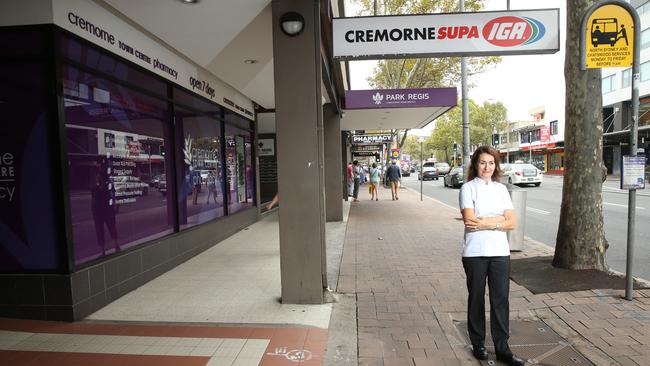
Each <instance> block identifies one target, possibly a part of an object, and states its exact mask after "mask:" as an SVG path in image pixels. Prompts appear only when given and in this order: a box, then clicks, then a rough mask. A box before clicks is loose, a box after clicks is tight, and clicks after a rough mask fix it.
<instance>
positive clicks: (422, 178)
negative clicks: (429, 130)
mask: <svg viewBox="0 0 650 366" xmlns="http://www.w3.org/2000/svg"><path fill="white" fill-rule="evenodd" d="M422 140H423V138H422V137H420V201H422V182H424V172H423V171H422V165H424V150H423V149H422Z"/></svg>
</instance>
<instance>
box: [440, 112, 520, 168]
mask: <svg viewBox="0 0 650 366" xmlns="http://www.w3.org/2000/svg"><path fill="white" fill-rule="evenodd" d="M468 108H469V125H470V127H469V131H470V143H471V144H472V145H490V144H491V142H492V133H493V131H495V130H496V131H499V130H503V129H505V128H506V125H507V121H506V115H507V110H506V107H505V106H504V105H503V103H501V102H496V103H489V102H485V103H483V105H478V104H476V102H474V101H473V100H471V99H470V100H468ZM435 123H436V128H435V129H434V130H433V133H432V134H431V136H430V138H429V139H428V140H427V144H430V146H431V149H432V150H435V152H436V158H437V159H438V161H447V162H450V161H451V160H452V157H453V150H452V149H453V144H454V142H456V143H457V144H458V152H457V156H459V155H460V154H461V153H462V143H463V115H462V108H461V102H460V101H459V103H458V107H456V108H454V109H452V110H450V111H449V112H447V113H445V114H443V115H442V116H441V117H440V118H438V119H437V120H436V122H435Z"/></svg>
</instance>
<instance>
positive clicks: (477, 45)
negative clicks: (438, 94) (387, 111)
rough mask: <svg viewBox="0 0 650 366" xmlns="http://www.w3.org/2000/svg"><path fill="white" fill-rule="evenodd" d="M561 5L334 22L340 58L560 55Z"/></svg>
mask: <svg viewBox="0 0 650 366" xmlns="http://www.w3.org/2000/svg"><path fill="white" fill-rule="evenodd" d="M559 18H560V11H559V9H539V10H517V11H498V12H476V13H445V14H426V15H400V16H378V17H355V18H335V19H333V20H332V28H333V29H332V37H333V43H334V47H333V50H334V51H333V55H334V58H336V59H385V58H403V57H430V56H439V57H446V56H487V55H515V54H535V53H555V52H557V51H558V50H559V49H560V30H559V29H560V28H559Z"/></svg>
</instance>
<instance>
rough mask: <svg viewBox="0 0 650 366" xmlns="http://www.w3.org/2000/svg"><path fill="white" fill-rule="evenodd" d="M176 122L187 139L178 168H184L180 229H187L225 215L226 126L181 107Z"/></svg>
mask: <svg viewBox="0 0 650 366" xmlns="http://www.w3.org/2000/svg"><path fill="white" fill-rule="evenodd" d="M197 99H198V98H197ZM214 108H216V107H214ZM175 118H176V124H177V126H179V127H178V128H180V129H182V136H183V140H182V146H179V147H177V152H176V154H177V156H178V157H179V159H178V164H177V166H179V167H182V169H179V173H178V175H177V177H176V179H177V183H178V184H177V186H178V207H179V213H180V215H179V220H180V228H181V229H184V228H188V227H191V226H194V225H197V224H201V223H204V222H207V221H210V220H214V219H216V218H219V217H222V216H224V214H225V210H224V204H225V200H224V192H226V188H225V179H224V174H223V165H222V164H223V163H222V161H223V160H222V155H223V154H222V152H221V144H222V136H221V124H222V122H221V121H219V120H216V119H214V118H209V117H206V116H204V115H201V114H198V113H196V112H192V111H189V110H186V109H183V108H180V107H177V108H176V109H175Z"/></svg>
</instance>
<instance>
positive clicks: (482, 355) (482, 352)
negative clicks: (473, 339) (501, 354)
mask: <svg viewBox="0 0 650 366" xmlns="http://www.w3.org/2000/svg"><path fill="white" fill-rule="evenodd" d="M472 354H473V355H474V357H476V359H477V360H487V359H488V352H487V349H485V346H472Z"/></svg>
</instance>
